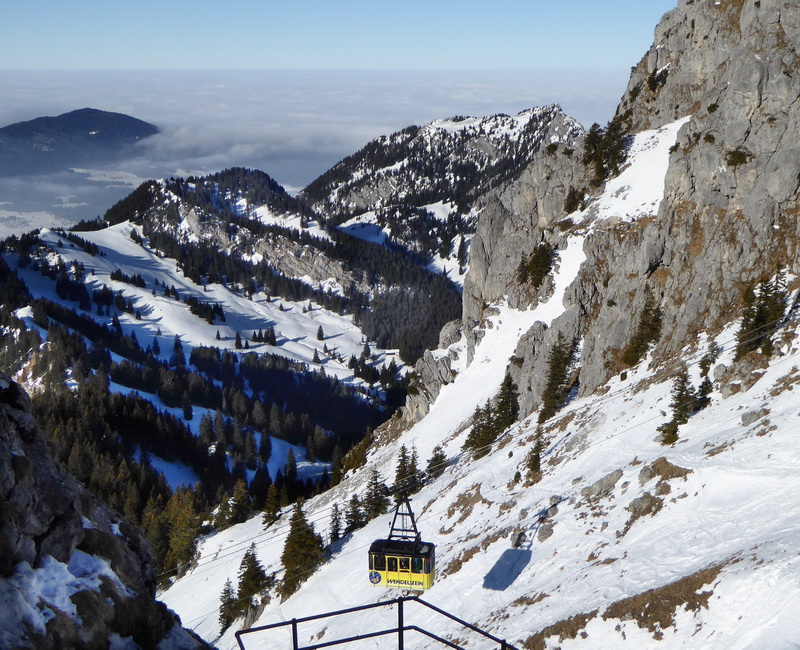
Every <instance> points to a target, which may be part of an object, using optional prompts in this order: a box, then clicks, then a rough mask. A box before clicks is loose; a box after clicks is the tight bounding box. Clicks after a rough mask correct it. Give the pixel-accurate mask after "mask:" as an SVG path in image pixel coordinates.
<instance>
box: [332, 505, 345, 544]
mask: <svg viewBox="0 0 800 650" xmlns="http://www.w3.org/2000/svg"><path fill="white" fill-rule="evenodd" d="M329 531H330V532H329V537H330V542H331V544H333V543H334V542H338V541H339V540H340V539H341V537H342V515H341V513H340V512H339V504H338V503H334V504H333V506H331V523H330V525H329Z"/></svg>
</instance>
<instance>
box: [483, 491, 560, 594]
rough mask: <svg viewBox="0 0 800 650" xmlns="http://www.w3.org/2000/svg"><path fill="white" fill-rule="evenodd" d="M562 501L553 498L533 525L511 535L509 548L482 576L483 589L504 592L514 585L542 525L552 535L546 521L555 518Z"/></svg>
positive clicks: (526, 564)
mask: <svg viewBox="0 0 800 650" xmlns="http://www.w3.org/2000/svg"><path fill="white" fill-rule="evenodd" d="M562 501H564V498H563V497H553V498H552V499H551V500H550V506H549V507H546V508H543V509H542V510H541V511H540V512H537V513H536V514H535V515H534V516H533V520H534V523H533V525H528V526H525V525H523V526H522V527H521V528H520V529H518V530H517V531H516V532H515V533H514V534H513V537H512V540H513V541H512V544H511V548H508V549H506V550H505V551H503V554H502V555H501V556H500V557H499V559H498V560H497V562H495V564H494V566H493V567H492V568H491V569H489V572H488V573H487V574H486V575H485V576H483V588H484V589H491V590H493V591H505V590H506V589H508V588H509V587H510V586H511V585H512V584H514V581H515V580H516V579H517V578H519V576H520V575H521V574H522V572H523V571H524V570H525V567H526V566H528V564H530V562H531V558H532V557H533V551H531V546H532V545H533V539H534V537H535V536H536V534H537V533H538V532H539V529H540V528H541V527H542V525H545V526H549V527H550V533H551V534H552V524H551V523H549V522H548V519H549V518H552V517H553V516H555V514H556V513H557V512H558V504H560V503H561V502H562ZM547 537H549V535H547Z"/></svg>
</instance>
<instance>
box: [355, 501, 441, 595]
mask: <svg viewBox="0 0 800 650" xmlns="http://www.w3.org/2000/svg"><path fill="white" fill-rule="evenodd" d="M435 576H436V545H435V544H431V543H430V542H424V541H422V539H421V538H420V534H419V531H418V530H417V523H416V521H415V520H414V513H413V512H412V511H411V504H409V502H408V499H407V498H406V497H405V496H403V497H402V499H401V500H400V501H399V502H398V504H397V507H396V508H395V511H394V517H393V519H392V526H391V528H390V529H389V537H388V538H386V539H376V540H375V541H374V542H372V545H371V546H370V547H369V581H370V582H371V583H372V584H373V585H375V586H378V587H396V588H399V589H430V588H431V587H432V586H433V580H434V578H435Z"/></svg>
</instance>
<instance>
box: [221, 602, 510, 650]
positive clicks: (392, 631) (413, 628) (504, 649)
mask: <svg viewBox="0 0 800 650" xmlns="http://www.w3.org/2000/svg"><path fill="white" fill-rule="evenodd" d="M409 602H410V603H419V604H420V605H424V606H425V607H427V608H428V609H431V610H433V611H434V612H436V613H437V614H439V615H441V616H444V617H446V618H449V619H450V620H451V621H455V622H456V623H458V624H459V625H462V626H463V627H465V628H467V629H469V630H472V631H473V632H476V633H478V634H480V635H481V636H483V637H484V638H486V639H489V640H490V641H493V642H494V643H496V644H497V647H498V648H500V650H518V649H517V648H516V647H514V646H513V645H511V644H510V643H508V642H507V641H506V640H505V639H498V638H497V637H496V636H494V635H492V634H489V633H488V632H486V631H484V630H482V629H480V628H479V627H476V626H475V625H472V624H471V623H467V621H464V620H462V619H460V618H458V617H457V616H453V615H452V614H449V613H448V612H446V611H444V610H443V609H440V608H439V607H436V606H435V605H431V604H430V603H426V602H425V601H424V600H422V599H420V598H418V597H416V596H406V597H402V598H396V599H395V600H387V601H385V602H382V603H372V604H370V605H361V606H360V607H350V608H348V609H340V610H337V611H334V612H326V613H324V614H316V615H314V616H305V617H303V618H293V619H292V620H290V621H282V622H280V623H272V624H271V625H260V626H258V627H252V628H249V629H247V630H239V631H238V632H237V633H236V642H237V643H238V644H239V648H241V650H246V648H245V647H244V641H243V640H242V637H244V636H245V635H246V634H255V633H258V632H267V631H269V630H277V629H279V628H287V627H289V628H291V633H292V645H291V649H292V650H319V649H320V648H330V647H332V646H337V645H342V644H345V643H353V642H355V641H362V640H364V639H372V638H376V637H382V636H390V635H394V636H396V637H397V650H404V648H405V636H406V632H417V633H419V634H423V635H424V636H427V637H428V638H430V639H433V640H434V641H438V642H439V643H441V644H443V645H445V646H447V647H450V648H456V649H457V650H464V648H463V647H462V646H460V645H458V644H456V643H453V642H452V641H448V640H447V639H443V638H442V637H440V636H438V635H437V634H434V633H433V632H429V631H428V630H425V629H423V628H421V627H419V626H417V625H406V623H405V618H404V615H405V612H404V608H403V605H404V603H409ZM392 605H397V627H392V628H388V629H385V630H378V631H375V632H365V633H363V634H357V635H354V636H349V637H347V638H343V639H335V640H333V641H325V642H323V643H314V644H312V645H306V646H301V645H300V643H299V632H298V626H299V625H300V624H302V623H308V622H310V621H318V620H320V619H325V618H331V617H334V616H342V615H344V614H352V613H354V612H363V611H365V610H368V609H375V608H376V607H389V606H392ZM273 647H274V646H273Z"/></svg>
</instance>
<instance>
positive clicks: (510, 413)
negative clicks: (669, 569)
mask: <svg viewBox="0 0 800 650" xmlns="http://www.w3.org/2000/svg"><path fill="white" fill-rule="evenodd" d="M494 417H495V424H496V427H497V429H498V431H500V432H502V431H505V430H506V429H508V427H510V426H511V425H512V424H514V423H515V422H516V421H517V418H518V417H519V392H518V390H517V385H516V384H515V383H514V382H513V381H512V379H511V375H509V374H508V373H506V376H505V378H504V379H503V383H502V384H500V392H499V393H498V395H497V406H496V407H495V409H494Z"/></svg>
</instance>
